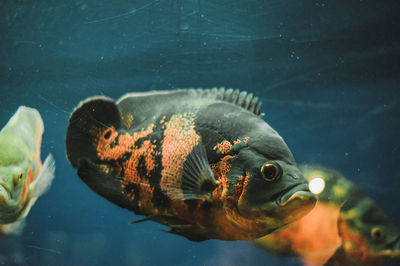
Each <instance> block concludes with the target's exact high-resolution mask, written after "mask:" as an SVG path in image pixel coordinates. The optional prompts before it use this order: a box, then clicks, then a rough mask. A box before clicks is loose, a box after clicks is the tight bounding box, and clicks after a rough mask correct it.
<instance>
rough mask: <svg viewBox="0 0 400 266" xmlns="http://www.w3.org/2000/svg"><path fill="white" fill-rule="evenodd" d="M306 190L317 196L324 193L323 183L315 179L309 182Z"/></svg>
mask: <svg viewBox="0 0 400 266" xmlns="http://www.w3.org/2000/svg"><path fill="white" fill-rule="evenodd" d="M308 188H309V189H310V191H311V192H312V193H314V194H319V193H321V192H322V191H324V188H325V181H324V180H323V179H322V178H321V177H316V178H314V179H312V180H311V181H310V183H309V184H308Z"/></svg>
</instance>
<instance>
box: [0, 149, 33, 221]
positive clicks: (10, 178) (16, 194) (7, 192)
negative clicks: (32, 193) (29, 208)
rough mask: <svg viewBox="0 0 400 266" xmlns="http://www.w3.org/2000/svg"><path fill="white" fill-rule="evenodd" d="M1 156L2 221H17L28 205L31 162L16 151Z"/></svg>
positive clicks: (0, 190) (0, 192) (0, 219)
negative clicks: (16, 153) (16, 154)
mask: <svg viewBox="0 0 400 266" xmlns="http://www.w3.org/2000/svg"><path fill="white" fill-rule="evenodd" d="M0 158H1V159H0V162H1V163H0V223H2V224H6V223H12V222H15V221H16V220H17V219H18V217H19V215H20V213H21V212H22V210H23V209H24V207H25V206H26V202H27V199H28V197H29V192H28V191H27V190H28V187H29V186H28V171H29V163H28V162H27V161H26V160H22V159H21V157H19V156H15V151H14V152H11V151H10V152H9V153H8V157H6V158H4V157H3V156H1V155H0Z"/></svg>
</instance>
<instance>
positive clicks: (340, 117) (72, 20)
mask: <svg viewBox="0 0 400 266" xmlns="http://www.w3.org/2000/svg"><path fill="white" fill-rule="evenodd" d="M399 10H400V3H399V2H398V1H397V0H393V1H390V0H387V1H368V0H364V1H361V0H360V1H358V0H357V1H356V0H349V1H323V0H318V1H305V0H298V1H289V0H286V1H283V0H275V1H261V0H259V1H233V0H230V1H227V0H225V1H218V0H213V1H206V0H203V1H200V0H196V1H195V0H175V1H173V0H158V1H157V0H156V1H149V0H148V1H144V0H141V1H102V0H88V1H83V0H82V1H56V0H35V1H31V0H3V1H1V2H0V94H1V95H0V125H1V126H3V125H4V124H5V123H6V122H7V121H8V119H9V118H10V117H11V116H12V115H13V113H14V112H15V111H16V109H17V108H18V106H19V105H27V106H31V107H34V108H37V109H38V110H39V111H40V113H41V114H42V116H43V120H44V123H45V133H44V136H43V145H42V158H44V156H45V155H47V154H48V153H50V152H51V153H52V154H53V155H54V157H55V160H56V167H57V169H56V179H55V181H54V183H53V185H52V187H51V190H50V191H49V192H48V193H47V194H46V195H45V196H43V197H42V198H40V199H39V200H38V202H37V203H36V205H35V206H34V207H33V209H32V211H31V212H30V214H29V216H28V217H27V226H26V228H25V230H24V232H23V234H21V235H20V236H7V237H5V238H2V239H1V240H0V264H1V263H3V264H5V265H13V264H17V265H20V264H21V265H111V264H118V265H159V264H163V265H277V264H278V263H279V264H281V265H300V263H299V262H297V261H296V260H294V259H283V258H279V257H275V256H272V255H269V254H267V253H265V252H264V251H262V250H259V249H257V248H255V247H253V246H252V245H251V244H249V243H247V242H245V241H239V242H226V241H217V240H209V241H205V242H201V243H194V242H190V241H188V240H186V239H184V238H182V237H179V236H175V235H170V234H167V233H165V232H163V231H162V230H165V229H167V228H165V227H164V226H162V225H159V224H156V223H152V222H148V223H140V224H136V225H129V224H128V223H129V222H130V221H132V220H136V219H138V218H140V217H139V216H135V215H134V214H132V213H130V212H129V211H127V210H123V209H120V208H118V207H117V206H115V205H113V204H111V203H109V202H108V201H106V200H104V199H103V198H101V197H99V196H98V195H96V194H95V193H94V192H92V191H91V190H90V189H89V188H88V187H86V185H85V184H84V183H82V182H81V181H80V180H79V179H78V177H77V175H76V171H75V169H73V168H72V167H71V166H70V165H69V163H68V161H67V159H66V155H65V147H64V146H65V145H64V138H65V131H66V127H67V121H68V117H69V114H70V112H71V111H72V110H73V108H74V106H76V105H77V104H78V103H79V102H80V101H81V100H83V99H85V98H86V97H89V96H92V95H106V96H109V97H113V98H115V99H117V98H118V97H120V96H121V95H122V94H124V93H126V92H131V91H146V90H158V89H174V88H180V87H211V86H225V87H233V88H240V89H246V90H248V91H250V92H253V93H255V94H256V95H257V96H258V97H259V98H261V100H262V101H263V112H265V113H266V121H267V122H268V123H270V125H272V127H274V128H275V129H276V130H278V132H279V133H280V134H281V135H282V136H283V138H284V139H285V140H286V142H287V143H288V145H289V147H290V148H291V150H292V152H293V153H294V155H295V158H296V160H297V162H298V163H316V164H322V165H325V166H329V167H333V168H335V169H338V170H340V171H342V172H343V173H344V174H345V176H347V177H348V178H349V179H350V180H352V181H353V182H354V183H356V184H357V185H358V186H359V187H361V188H362V189H363V190H364V191H365V192H366V193H367V194H368V195H369V196H371V197H372V198H373V199H374V200H375V201H376V202H377V203H378V204H379V205H380V206H381V208H382V209H384V210H385V212H386V213H387V214H388V215H389V216H390V217H391V218H392V220H393V221H395V222H397V223H398V222H399V221H400V214H399V204H398V202H399V198H398V191H399V190H400V174H399V170H398V169H399V162H400V138H399V132H400V118H399V114H400V37H399V36H400V20H399V18H398V13H399Z"/></svg>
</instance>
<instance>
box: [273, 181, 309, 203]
mask: <svg viewBox="0 0 400 266" xmlns="http://www.w3.org/2000/svg"><path fill="white" fill-rule="evenodd" d="M298 200H300V201H314V203H315V202H316V201H317V198H316V196H315V194H313V193H312V192H311V191H310V189H309V188H308V184H305V183H300V184H294V185H292V186H290V187H288V188H287V189H285V190H284V191H282V192H281V193H280V194H279V195H278V196H277V199H276V200H275V203H276V204H277V205H278V206H280V207H285V206H287V205H290V204H291V203H292V202H294V201H298Z"/></svg>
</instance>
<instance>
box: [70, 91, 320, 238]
mask: <svg viewBox="0 0 400 266" xmlns="http://www.w3.org/2000/svg"><path fill="white" fill-rule="evenodd" d="M260 109H261V103H260V102H259V101H258V99H257V97H253V95H252V94H248V93H246V92H240V91H239V90H232V89H228V90H225V89H224V88H221V89H216V88H215V89H211V90H210V89H206V90H201V89H199V90H194V89H189V90H176V91H160V92H147V93H131V94H127V95H125V96H123V97H122V98H121V99H120V100H118V101H117V102H115V101H114V100H112V99H110V98H105V97H92V98H89V99H87V100H86V101H84V102H83V103H81V104H80V105H79V106H78V107H77V108H76V110H75V111H74V112H73V113H72V115H71V117H70V120H69V125H68V130H67V137H66V147H67V155H68V159H69V161H70V162H71V164H72V166H73V167H75V168H77V170H78V175H79V177H80V178H81V179H82V180H83V181H84V182H85V183H86V184H87V185H88V186H89V187H90V188H91V189H93V190H94V191H95V192H97V193H98V194H100V195H101V196H103V197H105V198H107V199H108V200H110V201H112V202H114V203H115V204H117V205H119V206H121V207H123V208H127V209H129V210H132V211H133V212H134V213H136V214H140V215H145V216H146V218H144V219H143V220H141V221H146V220H152V221H156V222H159V223H161V224H164V225H167V226H169V227H170V228H171V231H170V232H171V233H174V234H178V235H182V236H184V237H186V238H188V239H190V240H194V241H201V240H205V239H210V238H215V239H225V240H240V239H255V238H258V237H261V236H263V235H266V234H268V233H271V232H273V231H275V230H278V229H280V228H281V227H283V226H285V225H287V224H289V223H291V222H293V221H295V220H297V219H299V218H300V217H302V216H303V215H304V214H306V213H307V212H309V211H310V210H311V209H312V207H313V206H314V204H315V200H316V199H315V196H314V194H312V193H311V192H310V191H309V189H308V183H307V180H306V179H305V177H304V176H303V174H302V173H301V172H300V171H299V169H298V168H297V166H296V163H295V161H294V158H293V156H292V153H291V152H290V150H289V149H288V147H287V146H286V144H285V142H284V141H283V139H282V138H281V137H280V136H279V134H278V133H277V132H276V131H275V130H273V129H272V128H271V127H270V126H269V125H268V124H267V123H266V122H265V121H264V120H263V119H262V114H260ZM134 223H136V222H134Z"/></svg>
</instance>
